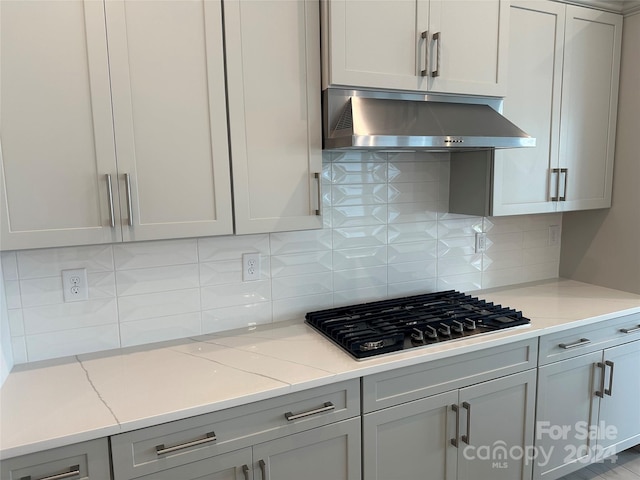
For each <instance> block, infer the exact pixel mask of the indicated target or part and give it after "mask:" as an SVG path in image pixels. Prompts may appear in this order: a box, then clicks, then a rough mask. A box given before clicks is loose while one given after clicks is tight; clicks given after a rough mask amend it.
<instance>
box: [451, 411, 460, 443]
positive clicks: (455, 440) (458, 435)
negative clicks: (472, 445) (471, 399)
mask: <svg viewBox="0 0 640 480" xmlns="http://www.w3.org/2000/svg"><path fill="white" fill-rule="evenodd" d="M451 410H453V411H454V412H456V436H455V438H452V439H451V445H453V446H454V447H456V448H458V439H459V438H460V409H459V408H458V405H456V404H455V403H454V404H453V405H451Z"/></svg>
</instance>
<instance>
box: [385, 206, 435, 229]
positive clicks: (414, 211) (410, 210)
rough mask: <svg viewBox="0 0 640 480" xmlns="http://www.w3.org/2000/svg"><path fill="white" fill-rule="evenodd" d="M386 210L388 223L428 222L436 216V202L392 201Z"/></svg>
mask: <svg viewBox="0 0 640 480" xmlns="http://www.w3.org/2000/svg"><path fill="white" fill-rule="evenodd" d="M388 211H389V218H388V222H389V223H390V224H392V223H416V222H429V221H433V220H436V219H437V218H438V203H437V202H426V203H394V204H389V207H388Z"/></svg>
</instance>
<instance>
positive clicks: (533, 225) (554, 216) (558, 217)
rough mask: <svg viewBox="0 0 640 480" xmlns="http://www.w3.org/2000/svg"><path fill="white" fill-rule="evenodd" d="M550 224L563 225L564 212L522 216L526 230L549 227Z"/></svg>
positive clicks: (523, 226)
mask: <svg viewBox="0 0 640 480" xmlns="http://www.w3.org/2000/svg"><path fill="white" fill-rule="evenodd" d="M549 225H562V213H546V214H539V215H523V216H522V229H523V230H525V231H526V230H542V229H548V228H549Z"/></svg>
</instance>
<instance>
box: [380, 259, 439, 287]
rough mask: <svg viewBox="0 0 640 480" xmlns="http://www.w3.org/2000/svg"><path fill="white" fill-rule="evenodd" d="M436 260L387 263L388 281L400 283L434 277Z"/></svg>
mask: <svg viewBox="0 0 640 480" xmlns="http://www.w3.org/2000/svg"><path fill="white" fill-rule="evenodd" d="M436 271H437V261H435V260H432V261H426V262H424V261H423V262H411V263H396V264H394V265H389V267H388V270H387V275H388V282H389V284H392V283H402V282H409V281H411V282H413V281H417V280H425V279H429V278H434V279H435V278H436Z"/></svg>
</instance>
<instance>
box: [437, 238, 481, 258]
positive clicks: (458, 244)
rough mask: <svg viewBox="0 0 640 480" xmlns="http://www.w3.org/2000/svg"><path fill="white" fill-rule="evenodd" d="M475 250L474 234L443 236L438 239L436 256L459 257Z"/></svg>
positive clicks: (470, 253)
mask: <svg viewBox="0 0 640 480" xmlns="http://www.w3.org/2000/svg"><path fill="white" fill-rule="evenodd" d="M475 252H476V239H475V236H466V237H452V238H444V239H442V240H440V241H438V257H440V258H444V257H461V256H464V255H473V254H474V253H475Z"/></svg>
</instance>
